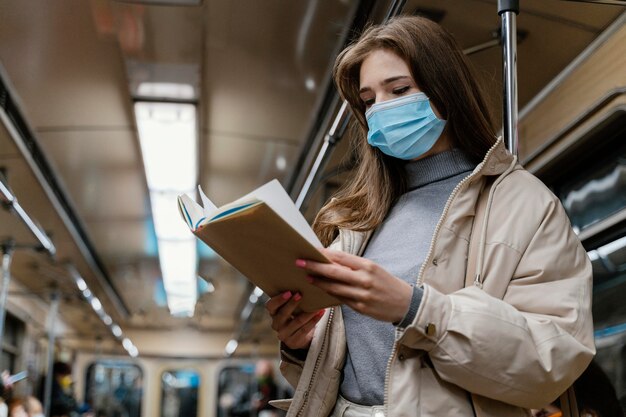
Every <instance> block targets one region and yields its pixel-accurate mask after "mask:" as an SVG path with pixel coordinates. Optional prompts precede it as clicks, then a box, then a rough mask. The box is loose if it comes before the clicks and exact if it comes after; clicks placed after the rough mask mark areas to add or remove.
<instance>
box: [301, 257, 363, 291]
mask: <svg viewBox="0 0 626 417" xmlns="http://www.w3.org/2000/svg"><path fill="white" fill-rule="evenodd" d="M296 265H297V266H298V267H300V268H302V269H304V270H306V271H307V272H309V273H310V274H312V275H318V276H322V277H325V278H332V279H334V280H337V281H341V282H344V283H346V284H352V285H354V284H356V283H357V282H358V276H357V275H356V273H355V271H353V270H351V269H350V268H347V267H345V266H342V265H338V264H325V263H321V262H315V261H308V260H304V259H298V260H297V261H296Z"/></svg>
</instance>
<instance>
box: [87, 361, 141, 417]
mask: <svg viewBox="0 0 626 417" xmlns="http://www.w3.org/2000/svg"><path fill="white" fill-rule="evenodd" d="M85 391H86V392H85V399H86V401H87V403H88V404H89V405H90V406H91V407H92V408H93V410H94V411H95V415H97V416H99V417H140V416H141V399H142V397H143V372H142V371H141V368H139V366H137V365H134V364H132V363H128V362H124V361H98V362H95V363H93V364H91V365H90V366H89V367H88V368H87V384H86V386H85Z"/></svg>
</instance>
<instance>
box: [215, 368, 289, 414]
mask: <svg viewBox="0 0 626 417" xmlns="http://www.w3.org/2000/svg"><path fill="white" fill-rule="evenodd" d="M274 367H275V364H274V363H273V362H272V361H269V360H265V359H261V360H258V361H257V362H253V363H239V364H231V365H228V366H225V367H224V368H222V370H221V371H220V373H219V381H218V393H217V398H218V403H217V417H255V416H258V417H265V416H268V417H269V416H271V417H279V416H282V415H285V413H284V412H283V411H281V410H278V409H275V408H274V407H272V406H271V405H269V404H268V401H269V400H274V399H280V398H291V397H292V396H293V391H292V390H291V387H289V386H288V383H287V381H286V380H284V379H283V378H282V377H281V376H280V375H279V374H278V377H276V375H277V372H275V370H274Z"/></svg>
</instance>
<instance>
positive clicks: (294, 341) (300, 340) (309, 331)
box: [283, 310, 324, 347]
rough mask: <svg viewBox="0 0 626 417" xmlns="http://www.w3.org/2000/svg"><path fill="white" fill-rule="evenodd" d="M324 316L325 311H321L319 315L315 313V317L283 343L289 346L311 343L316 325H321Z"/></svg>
mask: <svg viewBox="0 0 626 417" xmlns="http://www.w3.org/2000/svg"><path fill="white" fill-rule="evenodd" d="M323 316H324V310H321V311H319V312H317V313H313V317H311V318H310V319H309V320H308V321H307V322H306V323H304V324H303V325H302V326H300V328H299V329H297V330H296V331H295V332H294V333H292V334H291V335H290V336H288V337H286V338H285V340H283V342H285V343H286V344H287V346H299V347H302V346H305V345H307V344H308V343H309V341H310V340H311V339H312V338H313V332H314V330H315V325H316V324H317V323H319V321H320V320H321V319H322V317H323Z"/></svg>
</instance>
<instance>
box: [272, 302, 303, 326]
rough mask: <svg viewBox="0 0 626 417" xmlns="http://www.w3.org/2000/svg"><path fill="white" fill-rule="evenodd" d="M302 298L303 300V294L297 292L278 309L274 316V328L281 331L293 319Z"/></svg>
mask: <svg viewBox="0 0 626 417" xmlns="http://www.w3.org/2000/svg"><path fill="white" fill-rule="evenodd" d="M300 300H302V294H300V293H295V294H294V295H293V297H291V298H290V299H289V301H287V302H286V303H285V304H284V305H283V306H281V307H280V308H279V309H278V310H276V314H274V316H273V317H272V329H274V330H276V331H279V330H280V329H282V328H283V327H285V326H286V325H287V323H289V322H290V321H291V319H292V317H293V312H294V311H295V310H296V308H297V307H298V304H299V303H300Z"/></svg>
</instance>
